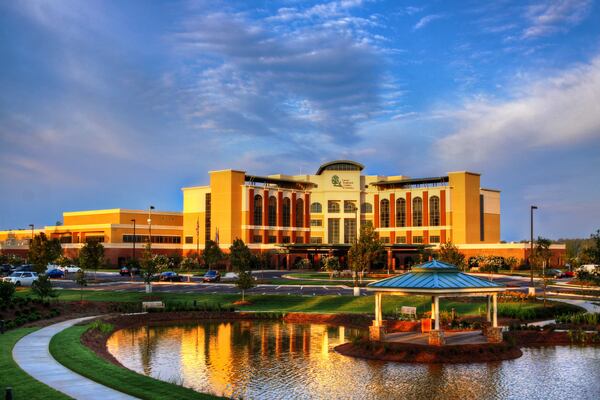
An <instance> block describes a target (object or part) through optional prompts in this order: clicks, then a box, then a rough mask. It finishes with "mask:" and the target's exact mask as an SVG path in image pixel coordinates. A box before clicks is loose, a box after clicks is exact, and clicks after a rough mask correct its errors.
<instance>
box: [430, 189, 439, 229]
mask: <svg viewBox="0 0 600 400" xmlns="http://www.w3.org/2000/svg"><path fill="white" fill-rule="evenodd" d="M429 225H430V226H440V198H439V197H437V196H431V197H430V198H429Z"/></svg>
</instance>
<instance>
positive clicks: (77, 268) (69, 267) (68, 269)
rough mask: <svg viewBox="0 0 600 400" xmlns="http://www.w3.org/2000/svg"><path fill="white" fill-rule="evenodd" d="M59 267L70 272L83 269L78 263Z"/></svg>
mask: <svg viewBox="0 0 600 400" xmlns="http://www.w3.org/2000/svg"><path fill="white" fill-rule="evenodd" d="M58 269H60V270H61V271H62V272H65V273H69V274H75V273H77V272H79V271H81V268H79V267H78V266H77V265H67V266H66V267H58Z"/></svg>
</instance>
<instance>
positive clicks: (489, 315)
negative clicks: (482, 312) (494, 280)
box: [486, 294, 492, 322]
mask: <svg viewBox="0 0 600 400" xmlns="http://www.w3.org/2000/svg"><path fill="white" fill-rule="evenodd" d="M486 298H487V305H486V312H487V322H492V305H491V302H492V296H490V295H489V294H488V295H487V296H486Z"/></svg>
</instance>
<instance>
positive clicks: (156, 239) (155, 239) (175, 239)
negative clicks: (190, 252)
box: [102, 235, 193, 243]
mask: <svg viewBox="0 0 600 400" xmlns="http://www.w3.org/2000/svg"><path fill="white" fill-rule="evenodd" d="M188 238H191V236H187V237H186V243H188V242H187V240H188ZM192 240H193V239H192ZM102 241H104V238H103V240H102ZM134 241H135V243H147V242H148V235H135V236H134V235H123V242H124V243H133V242H134ZM152 243H181V237H180V236H161V235H152Z"/></svg>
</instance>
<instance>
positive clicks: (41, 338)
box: [13, 317, 136, 400]
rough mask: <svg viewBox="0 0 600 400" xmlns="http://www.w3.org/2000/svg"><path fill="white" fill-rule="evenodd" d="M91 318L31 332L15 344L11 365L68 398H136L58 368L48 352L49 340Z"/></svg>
mask: <svg viewBox="0 0 600 400" xmlns="http://www.w3.org/2000/svg"><path fill="white" fill-rule="evenodd" d="M90 318H94V317H85V318H77V319H72V320H69V321H64V322H60V323H58V324H54V325H50V326H48V327H46V328H42V329H40V330H38V331H35V332H33V333H31V334H29V335H27V336H25V337H23V338H22V339H21V340H19V341H18V342H17V344H16V345H15V347H14V349H13V358H14V360H15V362H16V363H17V364H18V365H19V367H21V369H23V370H24V371H25V372H27V373H28V374H29V375H31V376H32V377H34V378H35V379H37V380H38V381H40V382H42V383H45V384H46V385H48V386H50V387H52V388H54V389H56V390H58V391H60V392H62V393H64V394H66V395H67V396H70V397H72V398H74V399H82V400H84V399H85V400H87V399H89V400H94V399H105V400H109V399H110V400H113V399H114V400H125V399H136V397H132V396H129V395H127V394H124V393H121V392H118V391H116V390H114V389H111V388H109V387H106V386H103V385H101V384H99V383H97V382H94V381H92V380H91V379H88V378H86V377H83V376H81V375H79V374H76V373H75V372H73V371H71V370H70V369H68V368H66V367H64V366H63V365H62V364H59V363H58V361H56V360H55V359H54V358H53V357H52V356H51V355H50V351H49V345H50V339H52V336H54V335H56V334H57V333H59V332H61V331H63V330H65V329H67V328H68V327H70V326H73V325H75V324H76V323H78V322H80V321H84V320H86V319H90Z"/></svg>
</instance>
